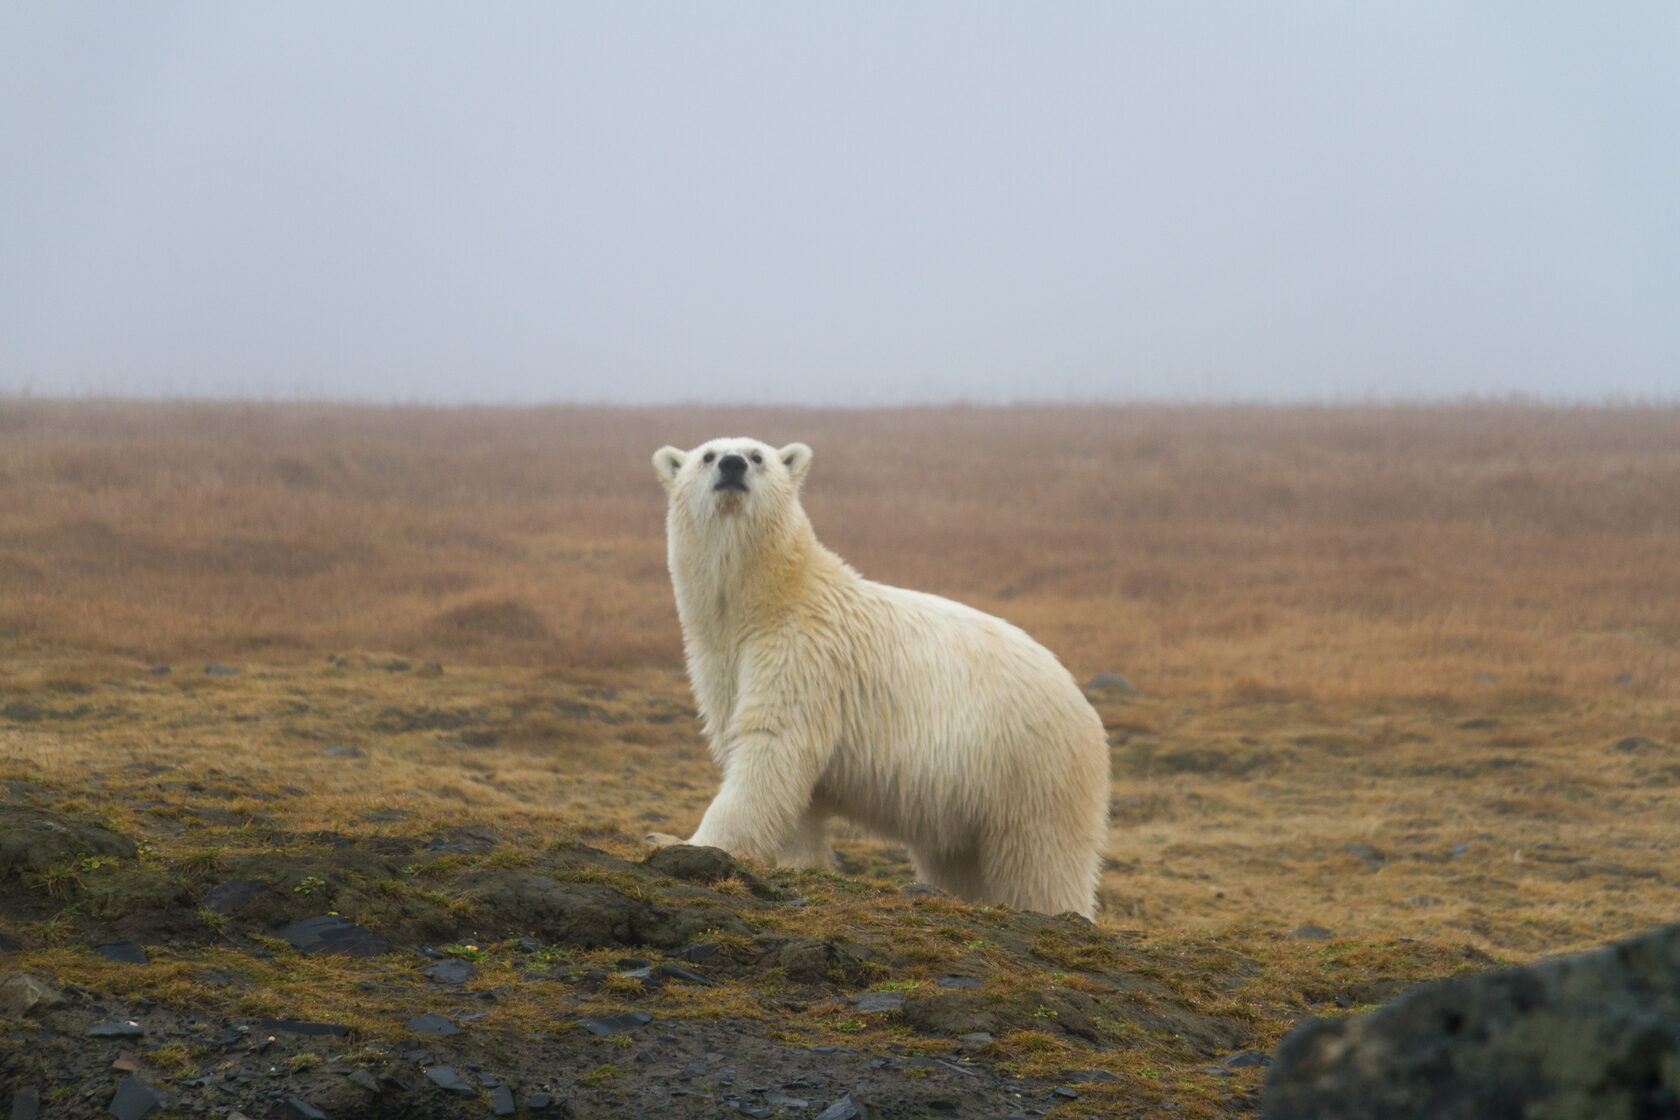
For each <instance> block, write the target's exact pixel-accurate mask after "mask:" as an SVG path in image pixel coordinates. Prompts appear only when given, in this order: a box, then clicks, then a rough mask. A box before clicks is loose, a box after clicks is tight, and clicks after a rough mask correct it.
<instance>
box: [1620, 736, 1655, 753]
mask: <svg viewBox="0 0 1680 1120" xmlns="http://www.w3.org/2000/svg"><path fill="white" fill-rule="evenodd" d="M1616 749H1617V750H1619V751H1621V752H1622V753H1623V754H1647V753H1649V752H1651V751H1661V750H1663V749H1664V748H1663V745H1662V744H1661V743H1659V742H1657V741H1656V740H1655V739H1647V738H1646V737H1645V736H1643V735H1629V736H1628V737H1627V738H1626V739H1618V740H1616Z"/></svg>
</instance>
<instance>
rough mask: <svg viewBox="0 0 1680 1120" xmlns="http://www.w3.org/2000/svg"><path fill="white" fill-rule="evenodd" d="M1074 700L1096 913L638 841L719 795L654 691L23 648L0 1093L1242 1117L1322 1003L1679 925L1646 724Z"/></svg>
mask: <svg viewBox="0 0 1680 1120" xmlns="http://www.w3.org/2000/svg"><path fill="white" fill-rule="evenodd" d="M1092 698H1093V701H1094V702H1095V703H1096V704H1097V707H1098V711H1099V712H1100V713H1101V714H1102V715H1103V717H1104V720H1105V723H1107V725H1108V727H1109V730H1110V733H1111V741H1112V743H1113V746H1114V759H1115V797H1114V804H1113V808H1114V824H1115V828H1114V833H1113V838H1112V843H1111V846H1110V852H1109V854H1110V857H1111V858H1110V862H1109V866H1108V868H1107V870H1106V872H1105V877H1104V886H1103V893H1102V899H1103V911H1102V913H1101V914H1100V915H1099V918H1098V922H1097V923H1095V924H1093V923H1090V922H1086V921H1084V920H1081V919H1079V918H1076V917H1071V916H1061V917H1056V916H1046V915H1036V914H1023V913H1015V912H1011V911H1009V910H1007V909H1006V908H999V907H984V906H980V907H976V906H969V905H964V904H960V903H958V902H955V901H953V900H950V899H947V898H943V897H940V896H938V895H935V894H930V893H926V892H924V891H922V890H920V889H918V888H917V887H916V886H915V885H914V884H912V883H910V875H909V873H908V869H907V866H906V864H905V860H904V857H903V853H902V852H901V851H900V850H898V849H895V848H893V847H892V846H891V845H885V844H880V843H876V842H873V841H869V840H867V839H865V838H860V837H857V836H855V835H852V834H849V833H845V832H842V833H841V835H840V841H839V845H838V846H839V850H840V854H841V857H842V866H843V870H844V873H843V874H827V873H817V872H781V871H768V870H766V869H763V868H755V867H749V866H743V865H741V864H738V863H736V862H735V861H733V860H731V859H729V858H728V857H727V856H725V855H723V854H722V853H718V852H715V851H708V850H701V849H685V848H674V849H666V850H663V851H660V852H658V853H655V854H652V855H649V854H647V853H646V851H645V850H644V849H643V848H641V847H640V846H639V844H638V842H637V840H638V838H639V837H640V836H641V834H642V833H644V832H646V831H650V830H656V829H658V830H674V829H680V828H681V827H684V825H686V824H689V823H692V821H693V820H694V819H695V818H697V816H698V813H699V811H700V809H701V808H702V807H703V806H704V804H705V802H706V800H707V798H708V796H709V794H710V789H711V783H712V781H713V780H714V776H713V774H712V771H711V768H710V764H709V762H708V761H707V760H706V757H705V754H704V749H703V746H702V745H701V744H700V742H699V738H698V734H697V729H696V727H695V725H694V718H693V713H692V711H691V710H690V709H689V708H688V707H687V706H686V695H685V693H684V691H683V686H682V682H681V680H680V677H677V676H676V675H674V674H664V673H659V674H655V673H647V674H641V675H623V676H622V677H621V678H613V679H603V678H590V677H588V676H583V675H575V674H574V675H570V676H560V675H554V674H541V673H532V672H529V671H512V670H494V669H481V670H460V671H457V670H454V669H447V670H446V669H445V668H443V667H441V666H428V665H426V664H425V663H423V662H416V661H410V660H407V659H401V658H393V657H389V656H388V655H368V656H353V657H335V658H331V659H326V660H324V661H320V662H316V663H312V664H309V665H293V666H268V667H251V666H238V667H226V666H214V667H212V668H210V669H205V668H202V667H199V668H194V669H193V670H191V671H187V670H184V669H176V670H173V671H171V672H167V673H166V672H161V671H156V672H155V671H150V670H148V669H147V668H146V667H144V666H138V667H137V666H121V665H115V666H109V665H108V666H99V667H92V666H70V667H68V668H67V667H65V666H63V665H42V666H39V667H24V668H22V669H20V668H19V667H17V666H13V668H12V670H11V672H10V676H9V677H8V678H7V679H6V681H5V682H0V1086H3V1087H4V1088H5V1089H6V1090H7V1091H9V1092H10V1093H11V1098H10V1101H9V1103H10V1106H11V1108H12V1110H13V1111H12V1115H13V1117H15V1118H21V1120H30V1118H34V1117H41V1118H53V1117H79V1116H106V1115H111V1114H113V1112H112V1111H111V1110H113V1109H114V1114H115V1115H118V1116H141V1115H147V1114H151V1113H155V1112H156V1111H157V1109H158V1108H160V1107H161V1108H162V1109H164V1112H163V1114H164V1115H177V1114H178V1115H187V1114H200V1113H202V1114H205V1115H212V1116H233V1115H235V1114H243V1115H245V1116H250V1117H268V1116H287V1117H310V1116H316V1115H324V1116H331V1117H355V1116H392V1117H397V1116H404V1117H408V1116H413V1117H433V1116H435V1117H458V1116H459V1117H480V1116H493V1115H530V1116H545V1115H553V1116H566V1115H572V1116H577V1117H593V1116H609V1117H612V1116H625V1117H629V1116H660V1117H666V1116H713V1115H718V1116H733V1115H739V1114H742V1113H745V1114H747V1115H752V1116H782V1117H827V1118H828V1120H843V1118H845V1117H848V1116H853V1115H857V1116H863V1115H868V1116H877V1117H880V1116H906V1117H908V1116H959V1117H969V1116H973V1117H1007V1116H1011V1115H1021V1116H1034V1115H1048V1116H1055V1117H1058V1118H1062V1117H1067V1118H1074V1117H1089V1116H1121V1117H1126V1116H1136V1117H1144V1116H1150V1117H1154V1116H1163V1115H1182V1116H1186V1117H1237V1116H1245V1115H1252V1114H1254V1113H1255V1112H1256V1110H1257V1109H1258V1108H1259V1098H1260V1087H1261V1082H1262V1079H1263V1078H1264V1077H1265V1076H1266V1067H1267V1062H1268V1055H1269V1054H1271V1053H1272V1052H1273V1051H1274V1049H1275V1047H1276V1046H1277V1044H1278V1042H1279V1040H1280V1039H1282V1038H1283V1036H1284V1035H1285V1034H1286V1033H1287V1032H1288V1031H1289V1030H1290V1029H1291V1027H1293V1026H1294V1025H1295V1024H1296V1023H1298V1022H1300V1021H1302V1020H1304V1019H1308V1018H1311V1017H1330V1018H1335V1017H1336V1016H1339V1015H1342V1014H1343V1013H1344V1012H1346V1011H1348V1010H1353V1009H1359V1008H1365V1007H1370V1006H1374V1005H1378V1004H1382V1003H1385V1002H1387V1001H1389V1000H1391V999H1392V998H1393V997H1395V996H1396V995H1397V994H1399V993H1401V992H1403V991H1406V990H1408V989H1409V988H1411V987H1413V986H1414V985H1415V984H1417V983H1418V982H1420V981H1425V980H1430V979H1434V978H1438V977H1444V976H1451V975H1454V974H1457V973H1461V972H1479V971H1484V970H1486V969H1488V968H1490V967H1492V966H1493V965H1495V964H1498V963H1506V962H1512V961H1521V960H1527V959H1531V958H1533V957H1535V956H1540V955H1544V954H1546V953H1550V952H1556V951H1559V950H1561V949H1568V948H1578V947H1582V946H1583V945H1586V944H1591V943H1593V942H1595V941H1599V940H1606V939H1608V938H1609V937H1612V936H1617V935H1625V934H1626V933H1628V932H1632V931H1635V930H1637V929H1640V928H1645V927H1648V926H1649V925H1652V924H1654V922H1655V921H1656V920H1660V919H1657V918H1654V917H1653V916H1654V915H1660V914H1668V913H1671V912H1672V906H1671V901H1670V899H1671V893H1670V892H1671V886H1670V884H1669V881H1668V880H1669V877H1670V876H1671V870H1670V868H1671V863H1672V860H1671V855H1672V835H1671V834H1672V829H1671V827H1669V826H1668V825H1666V824H1665V823H1664V822H1669V821H1672V812H1671V810H1672V806H1673V804H1674V799H1675V798H1676V796H1680V794H1677V791H1680V769H1677V768H1676V760H1677V759H1680V754H1677V748H1676V747H1675V746H1674V744H1675V743H1676V742H1680V727H1677V726H1676V724H1675V723H1674V718H1675V717H1674V714H1673V712H1672V710H1671V709H1670V707H1668V706H1666V705H1664V704H1659V703H1656V702H1640V703H1634V702H1627V703H1617V704H1609V703H1605V702H1593V703H1574V702H1571V701H1568V700H1566V699H1562V698H1556V697H1545V696H1534V695H1531V694H1527V693H1521V694H1518V693H1512V694H1509V695H1496V694H1490V695H1489V697H1488V699H1487V700H1486V701H1482V702H1478V703H1477V705H1476V706H1474V707H1472V706H1470V705H1468V704H1465V703H1462V702H1449V701H1443V700H1440V699H1433V698H1424V699H1422V700H1418V701H1407V702H1398V701H1396V702H1385V703H1383V704H1377V705H1366V706H1356V705H1351V704H1348V705H1341V706H1337V705H1330V704H1317V703H1314V702H1310V701H1302V700H1300V699H1299V698H1291V697H1276V696H1270V695H1256V696H1254V697H1250V698H1247V699H1243V700H1242V701H1241V702H1240V703H1238V702H1234V701H1233V702H1230V703H1224V704H1211V703H1207V702H1203V701H1195V700H1185V701H1170V702H1169V701H1165V700H1160V699H1152V698H1149V697H1139V696H1137V695H1135V694H1132V693H1129V692H1126V691H1125V690H1123V689H1115V688H1108V689H1097V690H1094V691H1093V694H1092ZM1601 930H1602V931H1603V935H1602V936H1600V935H1599V931H1601ZM5 1103H8V1102H6V1101H5V1100H3V1099H0V1104H5Z"/></svg>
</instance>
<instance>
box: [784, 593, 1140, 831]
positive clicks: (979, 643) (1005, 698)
mask: <svg viewBox="0 0 1680 1120" xmlns="http://www.w3.org/2000/svg"><path fill="white" fill-rule="evenodd" d="M849 591H850V594H848V595H846V596H844V610H843V616H842V617H837V618H836V617H830V618H829V619H828V620H827V621H829V622H831V623H833V624H834V625H832V626H819V627H818V628H817V631H816V632H815V633H810V634H809V635H808V636H809V637H810V638H811V639H813V640H814V641H815V642H816V643H817V644H818V645H819V646H824V647H827V648H823V649H822V650H821V653H820V654H819V656H818V657H817V658H816V661H817V662H818V663H819V664H826V666H827V671H828V672H832V673H835V674H837V675H838V677H839V679H837V680H835V681H833V682H832V687H833V689H834V691H833V692H831V693H830V695H836V696H839V697H840V698H841V711H840V712H839V713H838V716H839V723H840V726H839V728H838V731H839V740H840V741H839V743H838V744H837V749H836V751H835V753H834V755H833V764H832V765H831V767H830V772H829V773H828V774H826V775H825V777H824V780H823V781H822V782H821V783H819V786H818V791H817V792H818V796H820V797H824V798H826V799H827V800H828V801H829V802H831V803H832V806H833V808H834V809H835V811H837V812H840V813H842V814H844V815H845V816H848V817H851V818H853V819H855V820H858V821H860V822H861V823H864V824H867V825H871V826H873V827H875V828H877V829H879V830H881V831H884V832H887V833H889V834H892V835H897V836H899V837H900V838H902V839H903V840H905V841H906V842H909V843H912V844H923V845H928V846H932V847H935V848H947V849H949V848H955V847H961V846H962V845H964V844H966V843H970V842H972V840H973V839H974V837H975V834H976V833H977V831H978V830H996V829H999V828H1006V829H1021V830H1026V831H1029V832H1031V831H1035V830H1037V829H1039V828H1042V827H1043V825H1044V824H1045V822H1046V821H1050V820H1060V821H1070V820H1079V821H1083V822H1088V823H1087V824H1085V825H1082V826H1081V827H1079V828H1077V829H1076V830H1075V831H1077V832H1079V833H1081V834H1091V833H1100V832H1101V831H1102V830H1103V821H1104V820H1105V819H1106V809H1107V802H1108V751H1107V742H1106V738H1105V735H1104V732H1103V728H1102V723H1101V721H1100V720H1099V719H1098V718H1097V714H1096V712H1095V711H1093V710H1092V708H1091V706H1090V704H1089V703H1087V702H1086V700H1085V697H1084V694H1083V693H1081V692H1080V690H1079V686H1078V685H1077V684H1076V683H1075V682H1074V680H1073V677H1072V675H1071V674H1069V673H1068V671H1067V670H1066V669H1065V668H1064V667H1063V666H1062V664H1061V662H1059V661H1058V660H1057V659H1056V657H1055V656H1054V655H1053V654H1052V653H1050V651H1049V650H1047V649H1045V648H1044V647H1043V646H1041V645H1039V644H1038V643H1037V642H1036V641H1034V640H1033V639H1032V638H1031V637H1029V636H1028V635H1027V634H1026V633H1025V632H1024V631H1022V630H1020V629H1019V628H1017V627H1015V626H1013V625H1011V624H1010V623H1008V622H1005V621H1004V620H1002V619H1000V618H996V617H994V616H992V615H988V614H985V613H984V612H981V611H978V610H975V609H973V608H972V607H967V606H964V605H963V604H961V603H956V602H953V601H952V600H949V599H944V598H941V597H939V596H937V595H929V594H925V593H922V592H918V591H908V590H905V589H902V588H897V587H888V586H886V585H884V584H878V583H873V582H871V581H867V580H862V579H858V580H857V581H856V582H855V583H853V584H852V586H851V588H850V589H849ZM837 605H838V604H837ZM818 617H822V616H821V614H820V612H819V615H818ZM812 652H816V651H814V650H813V651H812ZM883 779H885V780H883ZM1087 838H1088V839H1089V840H1090V842H1093V843H1101V841H1102V837H1101V835H1091V836H1088V837H1087Z"/></svg>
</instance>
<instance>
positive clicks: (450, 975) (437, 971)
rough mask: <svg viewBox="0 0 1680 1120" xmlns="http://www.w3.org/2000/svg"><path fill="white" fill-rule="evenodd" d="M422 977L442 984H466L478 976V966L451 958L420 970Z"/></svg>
mask: <svg viewBox="0 0 1680 1120" xmlns="http://www.w3.org/2000/svg"><path fill="white" fill-rule="evenodd" d="M420 975H422V976H424V977H426V978H427V979H430V980H436V981H437V982H438V983H440V984H465V983H466V982H467V981H468V980H471V979H473V978H474V977H476V976H477V975H478V966H477V965H476V964H473V962H471V961H463V960H458V959H455V958H450V959H449V960H445V961H438V962H437V963H436V964H430V965H427V966H426V967H425V968H422V969H421V970H420Z"/></svg>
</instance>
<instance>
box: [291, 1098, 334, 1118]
mask: <svg viewBox="0 0 1680 1120" xmlns="http://www.w3.org/2000/svg"><path fill="white" fill-rule="evenodd" d="M280 1117H281V1120H327V1114H326V1113H324V1112H322V1111H321V1110H320V1109H318V1108H316V1107H315V1106H314V1105H312V1104H310V1103H309V1102H308V1101H306V1100H300V1099H298V1098H297V1097H287V1098H286V1099H285V1100H283V1101H281V1102H280Z"/></svg>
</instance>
